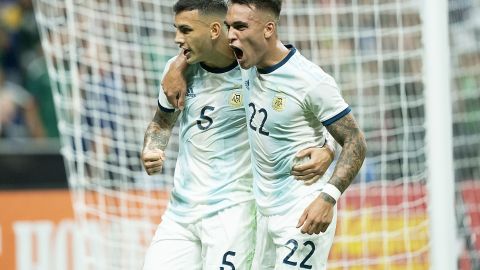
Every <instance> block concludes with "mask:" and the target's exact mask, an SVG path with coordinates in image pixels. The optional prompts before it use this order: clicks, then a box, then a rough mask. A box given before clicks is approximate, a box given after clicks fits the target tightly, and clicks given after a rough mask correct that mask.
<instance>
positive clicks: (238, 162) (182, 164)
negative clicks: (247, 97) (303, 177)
mask: <svg viewBox="0 0 480 270" xmlns="http://www.w3.org/2000/svg"><path fill="white" fill-rule="evenodd" d="M171 62H172V59H171V60H170V61H169V62H168V63H167V66H166V68H165V70H168V67H169V65H170V63H171ZM185 76H186V80H187V82H188V83H187V94H186V98H185V108H184V110H183V112H182V113H181V114H180V116H179V119H178V121H179V122H180V130H179V133H180V134H179V152H178V157H177V164H176V167H175V174H174V187H173V189H172V192H171V196H170V201H169V205H168V207H167V210H166V212H165V215H168V217H169V218H171V219H173V220H175V221H177V222H182V223H192V222H194V221H197V220H198V219H200V218H203V217H207V216H209V215H211V214H213V213H215V212H217V211H219V210H222V209H225V208H227V207H230V206H233V205H236V204H238V203H241V202H245V201H249V200H253V194H252V170H251V163H250V148H249V145H248V134H247V131H246V120H245V109H244V106H243V93H242V91H243V90H242V80H241V73H240V68H239V67H238V65H237V63H234V64H232V65H231V66H229V67H227V68H223V69H215V68H209V67H206V66H204V65H202V64H194V65H190V66H189V67H188V70H187V72H186V73H185ZM158 104H159V107H160V109H161V110H163V111H165V112H173V111H174V108H173V106H171V105H170V104H169V103H168V101H167V98H166V96H165V94H164V93H163V90H162V89H161V90H160V93H159V98H158ZM166 154H167V158H168V153H166Z"/></svg>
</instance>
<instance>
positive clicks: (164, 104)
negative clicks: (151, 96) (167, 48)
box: [157, 56, 177, 112]
mask: <svg viewBox="0 0 480 270" xmlns="http://www.w3.org/2000/svg"><path fill="white" fill-rule="evenodd" d="M175 58H177V57H176V56H175V57H172V58H170V60H168V61H167V64H166V65H165V69H164V70H163V74H162V78H161V80H163V78H164V77H165V74H167V72H168V69H169V68H170V65H171V64H172V62H173V61H174V60H175ZM158 88H159V91H158V102H157V103H158V108H159V109H160V110H162V111H164V112H174V111H175V107H173V105H172V104H170V103H169V102H168V99H167V96H166V95H165V93H164V92H163V87H162V84H161V83H160V85H159V87H158Z"/></svg>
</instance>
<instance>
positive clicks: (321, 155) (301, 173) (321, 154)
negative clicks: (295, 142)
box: [292, 147, 334, 185]
mask: <svg viewBox="0 0 480 270" xmlns="http://www.w3.org/2000/svg"><path fill="white" fill-rule="evenodd" d="M304 157H310V160H309V161H306V162H304V163H302V164H298V165H295V166H293V168H292V175H293V176H294V177H295V179H296V180H300V181H304V183H305V185H311V184H313V183H315V182H317V181H318V179H320V177H322V176H323V174H325V172H326V171H327V169H328V167H329V166H330V164H332V162H333V158H334V154H333V152H332V150H330V148H328V147H311V148H307V149H303V150H301V151H299V152H298V153H297V154H296V155H295V158H296V159H302V158H304Z"/></svg>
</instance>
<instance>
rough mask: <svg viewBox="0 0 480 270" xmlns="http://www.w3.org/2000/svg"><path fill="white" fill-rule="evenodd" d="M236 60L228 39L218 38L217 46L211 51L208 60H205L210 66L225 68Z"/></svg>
mask: <svg viewBox="0 0 480 270" xmlns="http://www.w3.org/2000/svg"><path fill="white" fill-rule="evenodd" d="M233 62H235V55H234V54H233V51H232V49H231V48H230V47H229V46H228V43H227V41H226V40H218V42H217V44H216V46H214V48H213V50H212V51H211V52H210V54H209V56H208V60H206V61H204V62H203V64H205V65H206V66H208V67H212V68H225V67H228V66H230V65H231V64H232V63H233Z"/></svg>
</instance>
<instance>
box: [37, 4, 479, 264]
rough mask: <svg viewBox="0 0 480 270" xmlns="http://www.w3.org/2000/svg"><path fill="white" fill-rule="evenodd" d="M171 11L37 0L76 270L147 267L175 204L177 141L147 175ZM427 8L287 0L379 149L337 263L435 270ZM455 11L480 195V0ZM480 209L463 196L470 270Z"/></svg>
mask: <svg viewBox="0 0 480 270" xmlns="http://www.w3.org/2000/svg"><path fill="white" fill-rule="evenodd" d="M173 3H174V1H153V0H135V1H134V0H123V1H120V0H83V1H80V0H66V1H64V0H36V2H35V11H36V18H37V21H38V24H39V28H40V31H41V35H42V44H43V48H44V52H45V55H46V57H47V61H48V67H49V74H50V76H51V79H52V82H53V84H54V85H53V86H54V87H53V88H54V89H53V91H54V97H55V104H56V109H57V114H58V116H59V117H58V118H59V121H60V123H59V126H60V131H61V133H62V141H63V150H62V151H63V155H64V157H65V160H66V165H67V169H68V174H69V183H70V186H71V190H72V192H73V200H74V202H73V203H74V207H75V212H76V216H77V219H78V221H79V222H80V223H81V224H83V225H84V226H82V232H83V234H81V237H82V240H83V243H84V244H85V245H86V246H87V247H89V248H87V249H86V252H85V257H84V258H81V259H78V263H79V264H80V265H81V266H79V268H78V269H84V268H85V269H139V268H140V267H141V264H142V260H143V255H144V250H145V248H146V245H147V244H148V242H149V240H150V238H151V237H152V230H153V229H154V227H155V226H156V224H157V223H158V222H159V219H160V215H161V213H162V211H163V210H162V209H163V208H164V207H165V202H166V197H167V194H168V190H169V189H170V187H171V183H172V175H173V170H174V164H175V163H174V158H175V153H176V147H177V143H178V141H177V134H176V133H175V134H174V135H173V137H172V139H171V141H170V145H169V150H168V152H167V155H168V162H167V164H166V166H165V170H164V173H163V174H162V175H161V176H156V177H148V176H147V175H146V174H145V173H144V172H143V169H142V167H141V163H140V159H139V152H140V150H141V147H142V144H143V134H144V131H145V128H146V127H147V125H148V123H149V122H150V120H151V118H152V116H153V114H154V110H155V107H156V97H157V91H158V88H157V86H158V83H159V81H158V79H159V77H160V74H161V71H162V68H163V66H164V64H165V61H166V60H167V59H168V58H169V57H171V56H173V55H175V54H176V52H177V49H176V46H175V44H174V42H173V37H174V28H173V21H172V19H173V14H172V8H171V6H172V5H173ZM420 7H421V3H420V1H413V0H408V1H402V0H341V1H339V0H337V1H334V0H302V1H301V0H288V1H284V6H283V13H282V14H283V15H282V18H281V27H280V31H281V33H280V35H281V37H282V40H283V41H285V42H289V43H292V44H294V45H295V46H296V47H297V48H299V49H300V51H301V52H302V53H303V54H304V55H305V56H306V57H308V58H310V59H312V60H313V61H314V62H316V63H318V64H319V65H321V66H322V67H323V68H324V69H325V70H326V71H327V72H329V73H330V74H332V75H333V76H334V77H335V78H336V79H337V81H338V83H339V84H340V86H341V89H342V93H343V95H344V97H345V98H346V99H347V101H348V102H349V103H350V104H351V105H352V108H353V112H354V113H355V116H356V118H357V120H358V122H359V123H360V125H361V126H362V128H363V130H364V131H365V135H366V138H367V142H368V146H369V151H368V157H367V159H366V162H365V165H364V167H363V169H362V171H361V173H360V174H359V177H358V178H357V180H356V182H355V184H353V185H352V186H351V187H350V188H349V190H348V192H347V193H346V194H345V195H344V196H342V200H341V202H340V206H341V210H340V216H339V224H338V230H337V236H336V239H335V243H334V246H333V248H332V252H331V256H330V260H329V263H330V266H329V269H372V270H373V269H379V270H380V269H415V270H417V269H429V258H428V251H429V237H428V222H429V219H428V215H427V205H426V188H425V181H426V180H425V178H426V165H425V164H426V160H425V148H424V146H425V110H424V105H425V102H424V87H423V82H422V78H423V75H422V68H423V65H422V56H423V51H422V50H423V48H422V33H421V30H422V18H421V10H420ZM450 10H451V18H452V25H451V32H452V41H453V42H452V52H451V54H452V59H453V61H452V65H453V68H452V71H453V72H452V79H453V81H452V82H453V92H452V93H453V96H454V100H453V102H454V104H453V105H454V132H455V139H454V147H455V149H454V150H455V158H456V166H455V168H456V178H457V181H462V180H472V181H471V182H468V183H472V184H471V185H474V186H476V187H477V188H478V189H479V190H480V185H479V184H478V180H479V179H480V175H479V174H480V172H479V164H480V153H479V152H480V150H479V149H480V135H479V134H480V128H479V127H480V91H479V85H480V82H479V78H480V61H479V59H480V56H479V53H480V49H479V45H478V44H480V42H479V36H480V30H479V18H480V14H479V12H480V11H479V10H480V2H479V0H463V1H462V0H456V1H451V7H450ZM467 45H468V46H467ZM446 124H448V123H446ZM472 146H473V147H472ZM475 180H476V181H475ZM457 186H458V187H459V191H462V190H463V189H461V188H460V182H459V185H457ZM459 194H460V193H459ZM460 197H461V196H460V195H459V196H458V197H457V198H460ZM477 198H478V197H477ZM478 202H480V198H479V199H478V201H477V204H472V205H473V206H470V207H468V206H467V207H465V205H466V203H463V200H458V207H457V210H459V211H458V213H459V216H460V218H459V219H460V220H463V219H465V221H464V222H462V228H464V230H461V234H462V237H463V238H464V239H465V241H464V242H465V250H466V252H465V253H464V255H465V256H464V257H462V258H463V261H462V263H464V264H465V265H466V266H465V268H462V269H475V268H468V267H474V264H475V263H476V262H478V259H479V255H478V254H479V253H478V250H480V244H478V242H475V240H476V238H475V237H474V236H475V235H477V236H478V235H479V234H480V223H479V224H477V225H475V224H474V223H473V222H471V221H470V219H468V218H466V217H467V216H468V215H469V214H468V213H470V212H475V213H478V215H479V221H480V210H479V208H478ZM474 210H475V211H474ZM469 211H470V212H469ZM467 212H468V213H467ZM467 219H468V220H467ZM475 226H476V227H475ZM475 232H476V234H475ZM463 238H462V239H463ZM474 238H475V239H474ZM475 245H478V246H475ZM467 251H468V252H467ZM477 266H478V264H477ZM82 267H84V268H82Z"/></svg>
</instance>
